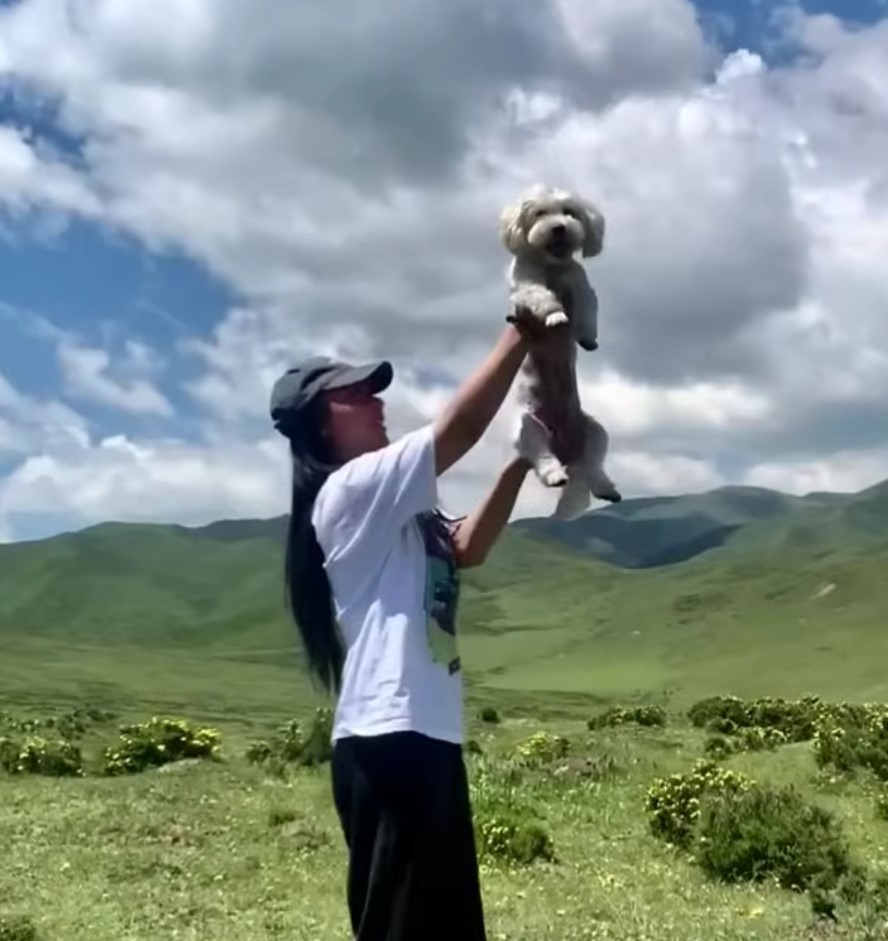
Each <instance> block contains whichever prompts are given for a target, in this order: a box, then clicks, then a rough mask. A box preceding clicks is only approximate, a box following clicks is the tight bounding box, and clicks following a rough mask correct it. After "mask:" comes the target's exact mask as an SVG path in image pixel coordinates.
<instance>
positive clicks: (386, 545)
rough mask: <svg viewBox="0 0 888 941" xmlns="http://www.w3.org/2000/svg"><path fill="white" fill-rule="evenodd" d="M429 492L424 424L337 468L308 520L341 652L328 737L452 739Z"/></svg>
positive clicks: (456, 672)
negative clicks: (340, 673) (338, 686)
mask: <svg viewBox="0 0 888 941" xmlns="http://www.w3.org/2000/svg"><path fill="white" fill-rule="evenodd" d="M437 497H438V485H437V477H436V474H435V451H434V440H433V436H432V427H431V426H426V427H423V428H420V429H419V430H418V431H414V432H412V433H410V434H408V435H405V436H404V437H403V438H401V439H400V440H398V441H396V442H394V443H392V444H389V445H388V446H386V447H385V448H382V449H380V450H378V451H373V452H370V453H368V454H363V455H361V456H360V457H357V458H355V459H353V460H351V461H349V462H348V463H346V464H345V465H344V466H343V467H341V468H338V469H337V470H336V471H335V472H334V473H333V474H331V475H330V477H329V478H328V479H327V480H326V481H325V483H324V485H323V486H322V487H321V490H320V492H319V494H318V497H317V500H316V502H315V506H314V511H313V514H312V522H313V524H314V527H315V531H316V533H317V538H318V542H319V543H320V546H321V549H322V550H323V552H324V556H325V566H326V570H327V577H328V578H329V581H330V586H331V588H332V591H333V601H334V614H335V616H336V618H337V620H338V623H339V628H340V632H341V635H342V639H343V641H344V643H345V647H346V657H345V663H344V668H343V677H342V689H341V691H340V695H339V699H338V702H337V704H336V709H335V714H334V722H333V740H334V741H335V740H337V739H339V738H343V737H345V736H349V735H361V736H367V735H381V734H384V733H387V732H402V731H414V732H420V733H423V734H425V735H428V736H430V737H432V738H438V739H443V740H445V741H450V742H457V743H460V742H462V737H463V728H462V724H463V716H462V672H461V669H460V661H459V656H458V653H457V648H456V631H455V623H454V620H455V611H456V603H457V599H458V593H459V582H458V573H457V572H456V570H455V566H454V565H453V563H452V559H449V558H448V557H447V556H448V554H447V552H446V548H445V545H444V544H442V543H437V542H435V540H434V539H433V537H432V535H431V531H430V530H429V528H428V527H426V526H425V525H422V524H423V523H424V521H425V520H427V519H428V518H429V517H430V516H431V515H432V514H433V513H434V511H435V508H436V505H437Z"/></svg>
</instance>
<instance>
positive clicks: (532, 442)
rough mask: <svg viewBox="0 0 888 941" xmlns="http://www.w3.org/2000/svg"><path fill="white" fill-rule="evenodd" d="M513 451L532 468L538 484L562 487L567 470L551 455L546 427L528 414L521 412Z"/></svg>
mask: <svg viewBox="0 0 888 941" xmlns="http://www.w3.org/2000/svg"><path fill="white" fill-rule="evenodd" d="M514 444H515V449H516V450H517V451H518V453H519V454H521V455H522V456H523V457H525V458H526V459H527V460H528V461H530V463H531V464H532V466H533V469H534V472H535V473H536V475H537V477H538V478H539V480H540V482H541V483H542V484H543V485H544V486H546V487H563V486H564V485H565V484H566V483H567V470H566V469H565V467H564V465H563V464H562V463H561V461H559V460H558V458H557V457H555V455H554V454H553V453H552V450H551V447H550V445H549V439H548V435H547V432H546V427H545V425H543V424H542V423H541V422H540V421H539V420H538V419H537V418H535V417H534V416H533V415H531V414H530V412H522V413H521V414H520V415H519V417H518V421H517V423H516V428H515V433H514Z"/></svg>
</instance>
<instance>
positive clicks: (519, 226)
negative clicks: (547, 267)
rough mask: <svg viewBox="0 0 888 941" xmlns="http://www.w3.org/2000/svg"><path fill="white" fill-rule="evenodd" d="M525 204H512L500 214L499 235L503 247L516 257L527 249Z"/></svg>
mask: <svg viewBox="0 0 888 941" xmlns="http://www.w3.org/2000/svg"><path fill="white" fill-rule="evenodd" d="M524 213H525V203H524V202H520V203H512V205H511V206H506V208H505V209H503V211H502V213H501V214H500V220H499V235H500V240H501V241H502V243H503V245H505V246H506V248H507V249H508V250H509V251H510V252H511V253H512V254H513V255H517V254H519V253H520V252H521V250H522V249H523V248H526V247H527V233H526V232H525V231H524Z"/></svg>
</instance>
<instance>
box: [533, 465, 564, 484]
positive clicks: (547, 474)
mask: <svg viewBox="0 0 888 941" xmlns="http://www.w3.org/2000/svg"><path fill="white" fill-rule="evenodd" d="M539 476H540V480H541V481H542V483H543V485H544V486H546V487H563V486H564V485H565V484H566V483H567V470H566V469H565V468H564V467H563V465H561V464H559V463H558V462H557V461H552V462H551V463H549V464H547V465H546V466H545V467H542V468H540V472H539Z"/></svg>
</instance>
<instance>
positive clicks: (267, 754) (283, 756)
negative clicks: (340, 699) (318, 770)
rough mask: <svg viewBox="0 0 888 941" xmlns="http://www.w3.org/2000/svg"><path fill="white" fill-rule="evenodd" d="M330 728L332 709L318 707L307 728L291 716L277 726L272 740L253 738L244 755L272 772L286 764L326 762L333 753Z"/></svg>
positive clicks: (308, 765) (248, 759)
mask: <svg viewBox="0 0 888 941" xmlns="http://www.w3.org/2000/svg"><path fill="white" fill-rule="evenodd" d="M332 731H333V713H332V712H331V710H330V709H328V708H326V707H321V708H319V709H317V710H316V711H315V714H314V717H313V719H312V721H311V724H310V725H309V727H308V729H307V730H305V729H303V727H302V724H301V723H300V722H299V720H298V719H291V720H289V721H288V722H286V723H285V724H284V725H282V726H280V727H279V728H278V729H277V730H276V732H275V733H274V735H273V736H272V738H271V741H265V740H260V741H257V742H253V743H252V744H251V745H250V746H249V747H248V748H247V751H246V754H245V757H246V759H247V761H249V762H251V763H252V764H258V765H263V766H265V768H266V770H268V771H272V772H274V773H282V772H283V770H284V768H285V767H286V766H287V765H301V766H306V767H312V766H316V765H321V764H325V763H326V762H328V761H330V759H331V758H332V757H333V745H332V741H331V738H332Z"/></svg>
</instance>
